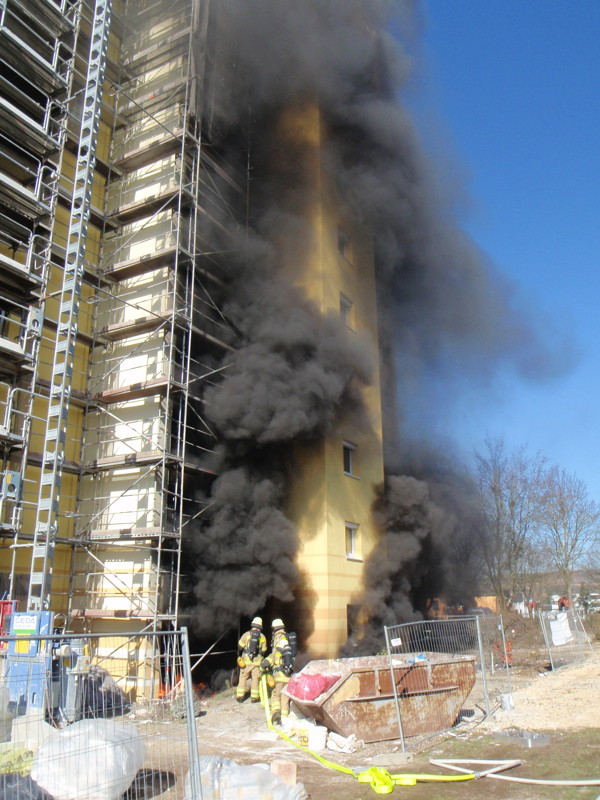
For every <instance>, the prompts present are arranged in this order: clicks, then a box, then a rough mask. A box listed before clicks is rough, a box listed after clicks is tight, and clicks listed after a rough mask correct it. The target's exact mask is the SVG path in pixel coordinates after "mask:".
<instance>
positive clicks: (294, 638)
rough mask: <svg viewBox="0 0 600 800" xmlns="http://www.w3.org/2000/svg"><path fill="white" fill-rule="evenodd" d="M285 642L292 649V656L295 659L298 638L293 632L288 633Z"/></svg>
mask: <svg viewBox="0 0 600 800" xmlns="http://www.w3.org/2000/svg"><path fill="white" fill-rule="evenodd" d="M287 640H288V642H289V645H290V647H291V649H292V656H293V657H294V658H296V656H297V655H298V637H297V636H296V634H295V633H294V631H290V632H289V633H288V635H287Z"/></svg>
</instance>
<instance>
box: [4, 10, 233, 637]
mask: <svg viewBox="0 0 600 800" xmlns="http://www.w3.org/2000/svg"><path fill="white" fill-rule="evenodd" d="M34 6H35V8H34ZM25 7H26V8H27V11H25V10H24V9H25ZM38 7H39V8H38ZM42 10H43V11H44V12H45V14H46V15H47V16H50V17H51V18H52V19H53V20H54V28H53V27H52V26H51V25H49V24H48V25H46V26H45V27H44V35H45V38H46V39H47V40H48V41H45V42H44V48H43V49H42V48H41V46H38V43H30V46H31V48H32V49H34V50H35V51H36V52H38V50H41V51H42V53H43V55H44V59H45V61H47V62H48V64H52V66H53V70H52V69H50V68H48V67H47V66H46V67H45V70H42V69H41V67H40V69H39V71H40V75H36V76H35V78H36V82H35V85H36V87H37V86H38V85H39V86H40V90H39V96H38V94H37V93H36V97H35V104H34V105H35V109H34V110H35V111H36V113H35V114H34V113H33V110H32V109H33V108H34V106H33V105H32V99H31V98H30V97H29V96H28V95H27V92H25V91H24V90H23V88H21V87H22V85H23V84H24V81H20V82H19V81H17V80H16V79H15V78H14V76H13V75H12V73H13V72H14V70H15V65H14V64H9V69H10V70H11V71H12V72H11V74H10V75H9V79H11V80H12V84H14V90H13V94H12V95H10V98H9V99H10V102H11V103H13V104H17V103H18V106H19V109H20V111H21V116H22V117H23V120H22V127H25V128H26V129H27V132H28V133H27V136H24V135H21V136H17V137H16V138H17V141H18V142H19V143H20V144H19V147H20V148H22V149H23V148H25V149H27V148H29V150H31V156H32V157H31V158H30V160H29V162H27V165H29V164H30V162H31V163H34V159H33V156H35V158H36V159H37V160H35V169H31V168H30V167H29V171H28V172H27V174H26V175H25V173H23V174H24V175H25V177H22V178H21V180H20V181H18V180H17V178H18V177H19V175H20V173H19V175H18V174H17V172H18V170H20V169H21V170H22V167H21V164H22V163H24V158H23V157H21V156H20V155H19V156H18V157H17V156H14V159H13V160H14V162H15V163H16V164H17V167H14V168H13V169H12V172H10V171H9V170H6V172H7V174H6V175H5V176H2V178H0V203H2V204H4V210H3V209H2V208H0V213H2V216H0V236H1V237H2V238H1V239H0V241H1V242H2V244H3V247H2V250H1V251H0V280H1V284H0V291H1V298H0V302H1V303H2V306H0V312H1V313H2V331H1V332H0V338H1V341H0V349H1V350H2V354H3V356H4V354H5V350H6V357H5V358H4V357H3V358H2V366H1V369H2V370H3V371H2V374H1V376H0V377H1V379H2V380H3V383H2V397H1V400H2V404H3V408H4V424H3V425H2V426H0V445H1V446H2V448H3V459H4V460H3V467H4V469H3V483H2V487H3V488H2V494H1V497H0V520H1V524H2V527H1V528H0V532H1V533H2V536H3V538H4V541H5V543H6V542H8V543H9V544H8V546H9V547H10V549H11V567H10V577H9V580H8V582H7V586H6V587H5V591H6V592H7V596H8V597H9V598H13V597H17V596H19V597H23V596H24V595H26V597H27V601H26V602H27V607H28V608H29V609H32V610H33V609H38V608H52V609H53V610H57V611H60V612H62V613H64V614H65V615H66V617H67V621H68V624H69V625H71V626H76V627H79V628H80V629H82V630H88V631H89V630H94V629H99V628H98V626H100V628H101V629H102V630H107V627H106V626H107V625H108V626H109V628H111V629H113V630H115V629H116V628H117V627H119V626H124V627H123V630H131V623H132V621H134V622H135V623H136V625H138V626H139V628H140V629H147V630H159V629H161V628H165V627H167V628H168V627H170V628H174V627H175V625H176V620H177V615H178V613H179V603H180V593H181V589H180V586H181V573H182V564H181V561H182V540H183V537H184V536H185V534H186V532H187V531H189V526H190V525H191V524H192V523H193V521H194V520H195V519H196V518H197V517H198V516H199V515H201V514H202V510H203V501H202V499H201V497H200V496H201V495H202V496H206V494H207V489H208V486H209V484H210V482H211V481H212V480H213V478H214V475H215V469H216V465H217V458H216V454H215V444H216V439H215V436H214V434H213V432H212V431H211V429H210V426H209V425H208V424H207V423H206V421H205V418H204V413H203V401H202V392H203V387H204V385H206V382H207V381H212V380H213V379H215V376H216V375H217V372H218V370H217V365H218V364H219V363H220V362H221V361H222V358H223V356H224V355H225V354H226V353H227V352H228V351H229V350H231V349H233V347H234V346H235V334H234V332H233V331H232V330H231V328H230V326H229V325H228V324H227V322H226V320H225V319H224V317H223V315H222V313H221V311H220V306H221V302H222V298H223V296H224V292H225V286H224V281H225V270H224V264H225V263H226V261H227V259H228V258H229V254H230V253H231V250H232V248H233V247H234V241H233V233H234V232H235V231H236V230H237V229H239V227H240V226H242V225H243V223H244V220H245V216H246V197H247V187H246V180H247V174H246V156H245V154H244V152H243V147H241V148H237V149H236V157H235V158H233V157H231V156H229V155H227V156H225V155H224V153H223V152H221V150H220V148H219V143H218V141H216V139H215V136H214V130H213V129H212V127H211V130H210V131H208V130H207V125H206V123H203V119H208V118H210V119H211V120H213V119H214V113H215V112H214V108H209V101H208V99H207V98H208V96H209V94H210V93H209V92H208V91H207V85H208V82H209V80H210V79H211V78H210V76H209V75H208V74H207V73H208V70H207V69H206V65H207V64H208V63H209V62H210V58H211V54H210V53H209V50H208V45H207V40H208V36H207V31H208V27H209V24H210V10H211V9H210V4H209V2H208V1H207V0H205V1H204V2H202V1H201V0H172V2H169V3H164V2H157V1H156V0H128V2H127V3H126V4H125V5H122V4H121V3H120V2H117V0H114V2H112V3H111V1H110V0H94V1H93V2H92V0H89V2H86V1H85V0H82V1H81V2H73V3H70V2H67V0H34V2H29V1H28V3H27V4H25V3H22V2H21V0H0V13H2V19H3V20H6V19H8V18H9V17H10V12H11V11H12V12H13V13H14V14H15V15H16V16H17V17H18V18H19V25H18V30H19V34H20V35H21V37H22V26H23V17H24V16H30V11H37V12H39V13H38V14H37V20H38V21H39V20H42V19H44V16H43V15H42V13H41V12H42ZM34 16H35V15H34ZM32 24H33V23H32ZM36 25H38V22H37V21H36ZM36 25H33V27H34V28H35V29H36V33H37V34H38V35H41V34H40V32H39V31H37V28H36ZM10 32H11V28H10V26H7V25H5V24H4V23H3V24H2V26H1V33H0V35H3V36H7V35H9V34H10ZM25 44H27V42H25ZM3 52H5V53H10V51H9V48H8V47H6V48H4V50H3ZM6 58H7V59H8V58H9V56H6ZM14 61H15V63H21V62H22V59H18V58H15V59H14ZM36 63H37V62H36ZM27 68H28V69H31V68H32V67H31V66H30V65H29V66H28V67H27ZM42 73H43V74H42ZM28 77H29V78H30V80H31V76H28ZM5 84H6V81H4V83H3V86H4V88H6V87H5ZM12 84H11V85H12ZM42 86H43V87H44V88H43V91H42ZM43 92H45V94H43ZM3 94H4V92H3ZM40 98H41V99H42V100H43V103H41V102H40ZM6 102H8V101H6ZM38 106H39V111H38V110H37V109H38ZM42 106H43V107H42ZM207 109H208V113H206V112H207ZM11 113H12V110H11V109H10V108H9V107H7V106H6V105H5V101H3V100H2V101H0V126H1V130H2V133H3V135H4V133H5V128H7V129H8V128H9V124H8V122H9V119H10V114H11ZM5 121H6V124H4V122H5ZM11 125H13V128H14V124H13V123H11ZM13 132H14V133H17V131H13ZM7 135H8V132H7ZM36 148H37V149H36ZM13 150H14V151H15V152H16V142H15V143H13ZM28 152H29V151H28ZM234 162H235V163H234ZM34 178H35V180H34ZM17 183H18V184H19V185H16V186H13V185H12V184H17ZM17 203H18V204H19V216H18V217H17V216H16V214H14V213H13V211H14V207H15V205H16V204H17ZM6 219H8V220H9V222H10V223H11V224H12V229H11V227H10V224H9V222H5V220H6ZM17 224H18V226H20V227H18V229H17V227H16V226H17ZM13 284H14V285H15V286H14V287H13ZM5 372H6V374H5ZM23 582H26V583H27V587H26V591H25V592H24V590H23V586H22V585H21V584H22V583H23ZM102 626H104V627H102Z"/></svg>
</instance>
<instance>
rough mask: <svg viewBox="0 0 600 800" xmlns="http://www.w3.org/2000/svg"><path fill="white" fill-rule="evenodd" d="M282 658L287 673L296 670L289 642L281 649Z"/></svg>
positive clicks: (289, 673)
mask: <svg viewBox="0 0 600 800" xmlns="http://www.w3.org/2000/svg"><path fill="white" fill-rule="evenodd" d="M281 660H282V662H283V671H284V672H285V674H286V675H288V676H289V675H291V674H292V672H293V670H294V654H293V652H292V648H291V647H290V645H289V644H286V645H285V647H284V648H283V650H282V651H281Z"/></svg>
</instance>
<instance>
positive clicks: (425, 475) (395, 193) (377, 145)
mask: <svg viewBox="0 0 600 800" xmlns="http://www.w3.org/2000/svg"><path fill="white" fill-rule="evenodd" d="M217 5H218V15H217V19H216V21H215V24H214V28H213V30H214V34H215V42H216V52H215V57H214V64H215V75H214V76H213V79H212V87H211V91H212V95H213V99H214V102H215V105H216V107H217V108H218V111H219V115H220V123H219V124H220V125H221V129H222V130H223V131H225V132H227V131H228V130H235V129H236V128H237V127H239V126H240V125H245V124H246V121H247V120H248V118H251V119H252V121H253V122H252V129H251V134H252V142H253V148H254V149H255V150H256V151H258V153H259V159H260V151H261V147H263V148H264V147H265V142H272V141H273V121H274V119H276V118H277V115H278V113H280V112H281V110H282V109H284V108H285V107H286V106H289V105H293V104H301V103H302V102H303V101H306V102H312V101H314V100H315V99H318V104H319V108H320V109H321V112H322V114H323V117H324V119H325V121H326V124H327V126H328V127H329V129H330V131H331V132H332V135H331V136H330V137H329V138H328V139H327V144H326V145H325V149H324V152H323V153H322V159H323V163H324V164H326V165H327V168H328V169H329V170H330V172H331V174H334V175H335V177H336V183H337V185H338V187H339V190H340V192H341V193H342V194H343V195H344V197H345V199H346V201H347V202H348V203H349V204H350V205H351V207H352V209H353V212H354V213H355V214H356V216H357V218H359V219H362V220H364V221H365V222H366V223H367V224H368V225H369V226H370V227H371V228H372V230H373V233H374V239H375V243H376V250H377V269H378V275H379V288H380V296H379V314H380V318H381V322H380V324H381V329H380V339H381V343H382V352H383V353H384V354H385V353H388V354H390V353H391V352H392V351H393V352H394V353H395V360H394V363H393V364H392V363H390V362H389V361H388V363H387V367H388V372H389V375H392V374H393V373H395V377H394V378H393V379H392V378H389V380H390V381H392V382H393V383H394V388H397V389H398V393H399V397H400V401H401V403H400V415H399V431H398V430H396V422H395V421H396V420H397V416H396V414H395V409H393V408H392V407H391V402H392V401H391V400H390V406H389V407H388V408H387V413H386V428H385V439H386V446H387V449H386V460H387V467H388V470H389V471H390V476H391V477H389V478H388V480H387V483H386V486H385V487H382V489H381V493H380V495H379V496H378V497H377V498H376V499H375V505H374V511H375V514H376V515H377V517H378V519H379V521H380V524H381V527H382V530H383V531H384V533H383V538H382V542H381V546H380V547H378V548H376V550H375V552H374V553H373V555H372V557H371V560H370V563H369V564H368V565H367V570H366V591H365V596H364V598H363V602H364V605H365V607H366V608H368V610H369V613H370V614H371V615H372V618H373V621H374V622H376V623H377V624H379V625H380V624H381V623H385V622H389V621H393V622H396V621H398V618H399V617H404V618H406V617H409V616H411V615H412V614H413V611H412V608H413V602H414V597H415V594H418V593H419V592H420V591H425V588H423V587H425V586H427V590H428V589H429V584H431V583H432V581H433V580H434V579H435V580H438V579H439V581H440V582H442V583H443V582H444V580H446V582H447V577H448V576H452V569H453V567H452V563H453V557H454V556H455V555H456V549H457V548H460V547H461V541H462V540H461V537H462V536H464V535H466V534H465V533H464V531H465V530H466V531H468V532H469V535H470V533H471V532H472V530H473V527H474V521H473V520H474V515H473V512H472V506H471V503H470V496H469V490H468V488H467V483H466V482H465V481H463V480H462V478H458V477H453V476H452V469H450V468H448V469H445V470H444V474H443V475H440V474H436V469H437V471H438V473H439V468H438V467H436V465H435V463H432V461H431V459H429V458H423V457H422V456H421V455H420V454H419V447H418V445H417V444H416V443H414V442H413V443H411V447H410V448H409V447H408V444H409V442H408V439H409V437H408V434H407V432H406V431H405V430H404V429H403V409H404V410H407V409H408V407H409V406H410V405H411V404H418V405H420V406H421V407H422V406H427V404H428V397H427V396H426V395H424V394H423V392H422V389H423V387H424V386H425V385H426V382H427V379H428V377H429V376H430V375H431V374H436V373H438V374H443V375H446V376H448V377H449V378H450V377H451V381H450V382H449V393H450V389H452V391H454V392H456V393H460V390H461V387H463V386H464V385H465V382H467V383H468V384H469V385H476V384H478V383H480V382H482V381H487V380H489V379H491V377H492V376H493V374H494V372H495V371H496V370H497V369H498V368H499V366H500V365H502V366H503V367H506V368H510V369H513V370H515V371H516V372H517V373H518V374H520V375H522V376H523V377H543V376H545V375H550V374H553V373H555V372H557V371H559V370H561V369H563V368H564V366H565V363H566V362H567V360H568V356H569V354H568V352H567V351H566V350H565V349H564V348H562V347H557V346H556V343H555V342H553V343H552V344H551V346H548V347H546V346H545V345H544V344H543V340H542V338H541V337H540V336H539V334H538V330H537V328H536V324H535V323H534V322H532V321H531V317H529V316H526V315H524V314H522V313H520V311H519V309H518V308H517V305H516V302H515V297H514V293H513V290H512V288H511V287H510V286H509V285H508V284H507V283H506V282H505V281H504V280H503V279H502V278H501V276H500V275H499V274H497V273H496V271H495V270H494V269H493V267H492V266H491V265H490V264H489V263H487V262H486V260H485V258H483V257H482V256H481V254H480V253H479V252H478V251H477V249H476V248H475V247H474V246H473V244H472V243H470V242H469V241H467V240H466V238H465V237H464V236H463V235H462V234H461V233H460V232H459V230H458V229H457V227H456V226H454V225H452V224H451V223H450V222H448V220H447V219H445V218H444V210H443V209H440V208H439V204H438V200H437V191H436V188H435V186H434V183H433V181H432V179H431V176H430V174H429V172H428V168H427V165H426V163H425V159H424V158H423V155H422V153H421V151H420V149H419V145H418V142H417V138H416V135H415V132H414V127H413V124H412V122H411V120H410V118H409V116H408V115H407V113H406V112H405V111H404V109H403V108H402V106H401V104H400V102H399V100H398V93H399V92H400V90H401V88H402V84H403V81H404V80H405V79H406V75H407V74H408V69H409V59H408V57H407V56H406V55H405V54H404V53H403V52H402V50H401V48H400V47H399V45H398V44H397V42H395V41H393V40H392V38H391V37H390V36H389V34H388V33H386V29H385V28H386V25H387V24H388V22H389V21H390V19H391V18H392V17H393V16H394V17H395V19H396V22H398V21H400V23H401V22H402V20H403V19H404V20H405V21H406V20H407V19H409V20H410V18H411V14H412V13H413V12H412V3H404V2H384V1H383V0H296V1H295V2H293V3H292V2H275V1H274V0H253V2H252V3H251V4H250V3H249V4H243V3H239V2H237V1H236V0H219V3H218V4H217ZM254 180H255V181H256V182H258V181H259V180H260V176H258V175H256V176H255V178H254ZM289 191H290V193H293V192H296V191H297V192H299V194H300V195H301V193H302V186H301V179H300V180H299V184H298V185H294V184H293V183H292V182H290V186H289ZM269 195H270V192H269V189H268V186H267V187H266V189H265V187H264V186H263V187H260V186H258V187H254V197H255V198H257V199H256V202H255V205H254V207H253V209H252V212H253V214H252V218H253V233H252V235H250V236H248V237H247V238H246V239H245V240H244V243H243V244H241V246H240V248H239V251H238V255H237V258H236V259H235V260H234V262H232V266H233V269H232V274H231V280H230V284H229V286H228V297H227V301H226V303H225V306H224V310H225V314H226V316H227V318H228V319H229V320H231V322H232V323H233V325H234V326H235V328H236V330H237V331H238V332H239V335H240V346H239V347H238V349H237V350H236V352H235V353H233V354H232V355H230V356H228V357H227V359H226V363H227V367H226V369H225V371H224V375H225V377H224V380H223V382H222V384H220V385H219V386H216V387H215V388H213V389H211V390H210V391H209V392H208V393H207V394H206V398H205V399H206V414H207V416H208V417H209V419H210V420H211V422H212V424H213V425H214V426H215V427H216V429H217V430H218V432H219V435H220V437H221V438H222V442H223V449H222V464H221V469H220V473H221V474H220V477H219V478H218V479H217V480H216V481H215V484H214V488H213V493H212V497H211V498H210V499H209V500H208V502H209V508H208V511H207V515H206V519H207V521H208V522H207V524H204V525H203V526H202V528H201V529H200V531H198V533H197V534H195V535H194V539H195V544H194V546H195V548H196V551H197V553H198V563H199V566H198V569H197V572H196V589H195V592H196V595H197V598H198V601H199V607H201V608H202V609H203V612H202V614H203V616H202V618H201V621H200V624H199V628H200V629H201V631H202V632H204V633H211V632H219V631H220V630H222V628H223V627H224V626H225V625H227V624H233V623H235V622H237V619H238V618H239V616H240V615H242V614H244V615H248V616H250V615H252V614H253V613H254V612H255V611H257V610H258V609H259V608H261V607H262V605H263V604H264V602H265V601H266V600H267V599H268V598H275V599H279V600H281V601H289V600H290V599H292V597H293V595H294V590H295V588H296V585H297V580H298V576H297V572H296V569H295V567H294V566H293V561H294V556H295V552H296V548H297V543H296V541H295V535H294V531H293V526H292V525H291V523H290V522H289V520H287V519H286V518H285V516H284V514H283V511H282V507H283V503H284V500H285V482H284V476H285V454H286V450H287V448H288V446H289V445H290V443H291V442H293V441H297V440H311V439H312V438H314V437H318V436H322V435H323V434H326V433H327V432H328V430H330V428H331V426H332V424H333V423H334V421H335V419H336V417H337V416H338V415H339V414H340V412H341V411H342V410H343V409H344V408H346V407H347V404H349V403H351V404H353V405H354V407H355V408H356V407H358V405H359V403H360V400H359V391H358V390H359V388H360V387H361V386H364V385H366V384H368V381H369V380H370V369H369V362H370V360H371V359H372V354H370V353H369V352H368V349H367V348H366V345H364V344H362V343H360V342H357V341H356V337H354V340H353V341H350V339H349V337H348V336H347V335H345V334H344V331H343V330H342V329H341V327H340V326H339V324H336V320H333V319H328V318H323V317H322V316H321V315H320V314H319V313H317V311H316V309H314V308H313V307H312V305H311V303H310V302H309V300H308V299H307V298H305V297H303V296H302V293H301V292H300V290H298V289H297V288H295V287H294V286H293V283H292V280H291V279H290V276H289V274H290V271H289V265H287V269H286V270H283V269H282V268H281V264H280V262H279V257H280V256H279V253H278V251H277V248H274V247H273V245H272V242H273V241H274V240H282V239H285V238H286V237H291V238H294V237H297V236H302V235H303V231H302V226H303V222H302V219H301V216H300V215H297V216H295V215H294V213H293V208H294V203H293V202H290V203H289V206H288V208H287V209H286V211H285V213H284V212H283V211H282V209H281V208H279V207H277V206H276V205H274V204H273V203H272V202H271V203H270V202H269ZM290 209H291V210H290ZM392 341H393V347H392V346H391V345H390V342H392ZM390 357H391V356H390ZM392 368H393V369H392ZM389 394H390V397H391V396H392V395H393V394H394V392H390V393H389ZM447 400H448V402H452V397H450V396H449V397H448V398H447ZM431 413H435V409H431ZM399 443H400V444H401V445H402V446H401V447H400V446H399ZM409 449H410V451H411V458H410V460H409V459H408V458H407V455H406V453H407V451H408V450H409ZM415 453H416V455H415ZM393 473H396V474H395V475H394V474H393ZM432 550H435V553H436V556H435V558H431V557H430V554H431V551H432ZM436 561H437V563H436ZM406 565H410V568H411V574H412V576H413V577H412V580H411V581H410V582H409V581H408V579H407V578H406V577H405V575H404V573H403V569H404V568H405V567H406ZM444 576H446V578H444ZM365 641H366V640H365Z"/></svg>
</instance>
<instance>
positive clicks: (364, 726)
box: [285, 653, 475, 742]
mask: <svg viewBox="0 0 600 800" xmlns="http://www.w3.org/2000/svg"><path fill="white" fill-rule="evenodd" d="M393 666H394V681H395V684H396V692H397V696H398V702H399V706H400V715H401V718H402V729H403V733H404V736H405V737H409V736H418V735H423V734H426V733H435V732H437V731H442V730H447V729H448V728H451V727H452V725H453V724H454V723H455V721H456V719H457V717H458V715H459V713H460V710H461V708H462V706H463V704H464V702H465V700H466V699H467V697H468V695H469V693H470V691H471V689H472V688H473V686H474V684H475V658H474V657H473V656H463V655H447V654H445V653H419V654H410V653H409V654H404V655H402V656H393ZM303 675H309V676H317V675H320V676H325V677H326V678H327V679H328V681H329V682H330V683H331V682H332V679H333V678H335V679H336V680H335V682H333V683H332V685H331V686H330V687H329V688H328V689H326V691H324V692H323V693H322V694H320V695H319V696H318V697H315V698H314V699H310V700H308V699H304V695H303V692H302V690H301V687H302V676H303ZM294 678H295V679H296V680H294V681H291V682H290V685H288V687H287V689H286V690H285V691H286V693H287V694H288V695H289V697H290V698H291V700H292V701H293V702H294V703H295V705H296V706H297V707H298V709H299V711H300V712H301V713H302V714H303V715H304V716H305V717H309V718H312V719H314V720H315V721H316V722H318V723H320V724H322V725H325V726H327V727H328V728H329V729H330V730H332V731H335V732H336V733H339V734H341V735H342V736H350V735H351V734H354V735H355V736H356V737H357V738H358V739H362V740H363V741H364V742H380V741H384V740H386V739H398V738H400V730H399V726H398V714H397V710H396V701H395V697H394V689H393V684H392V676H391V669H390V661H389V658H388V656H364V657H359V658H340V659H332V660H316V661H310V662H309V663H308V664H307V665H306V666H305V667H304V669H302V670H301V671H300V672H299V673H297V675H296V676H294Z"/></svg>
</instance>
